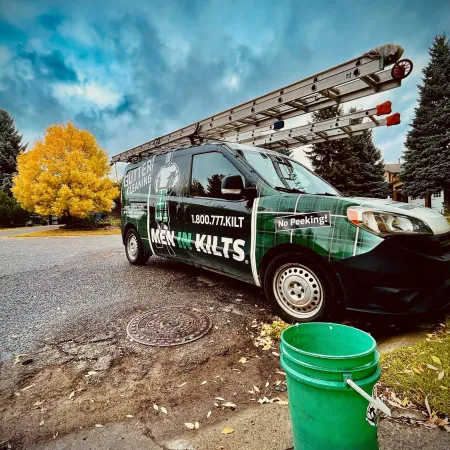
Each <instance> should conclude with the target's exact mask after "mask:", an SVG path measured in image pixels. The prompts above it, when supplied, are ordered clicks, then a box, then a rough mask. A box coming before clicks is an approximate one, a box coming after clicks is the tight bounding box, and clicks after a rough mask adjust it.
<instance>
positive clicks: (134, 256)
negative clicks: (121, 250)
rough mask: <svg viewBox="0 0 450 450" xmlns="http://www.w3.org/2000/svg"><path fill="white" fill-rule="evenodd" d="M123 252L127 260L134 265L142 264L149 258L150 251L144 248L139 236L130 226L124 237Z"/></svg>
mask: <svg viewBox="0 0 450 450" xmlns="http://www.w3.org/2000/svg"><path fill="white" fill-rule="evenodd" d="M125 252H126V254H127V258H128V261H129V262H130V263H131V264H133V265H135V266H143V265H144V264H145V263H146V262H147V261H148V259H149V258H150V253H149V252H147V251H146V250H145V248H144V245H143V244H142V240H141V237H140V236H139V233H138V232H137V230H136V229H134V228H130V229H129V230H128V232H127V235H126V237H125Z"/></svg>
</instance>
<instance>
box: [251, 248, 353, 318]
mask: <svg viewBox="0 0 450 450" xmlns="http://www.w3.org/2000/svg"><path fill="white" fill-rule="evenodd" d="M283 253H299V254H306V255H308V257H310V258H311V259H313V260H314V261H315V262H316V264H319V265H320V266H321V267H322V268H323V270H325V271H326V272H327V274H328V276H329V277H330V278H331V279H332V281H333V286H334V289H335V292H336V298H335V302H336V307H337V308H336V310H337V311H336V312H338V310H341V309H343V307H344V306H345V301H344V298H345V296H344V289H343V287H342V284H341V281H340V279H339V277H338V276H337V274H336V272H335V270H334V269H333V267H331V264H330V263H329V262H328V261H326V260H325V259H324V258H323V257H322V256H319V255H318V254H317V253H316V252H315V251H313V250H311V249H310V248H308V247H305V246H303V245H300V244H294V243H289V244H280V245H277V246H275V247H272V248H271V249H270V250H269V251H268V252H267V253H266V254H265V255H264V256H263V259H262V261H261V264H260V267H259V277H260V280H261V282H262V283H264V277H265V274H266V271H267V268H268V267H269V264H270V262H271V261H273V259H275V258H276V257H277V256H279V255H282V254H283Z"/></svg>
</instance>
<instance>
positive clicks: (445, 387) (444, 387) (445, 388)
mask: <svg viewBox="0 0 450 450" xmlns="http://www.w3.org/2000/svg"><path fill="white" fill-rule="evenodd" d="M439 387H440V388H441V389H443V390H444V391H448V387H447V386H442V384H441V385H440V386H439Z"/></svg>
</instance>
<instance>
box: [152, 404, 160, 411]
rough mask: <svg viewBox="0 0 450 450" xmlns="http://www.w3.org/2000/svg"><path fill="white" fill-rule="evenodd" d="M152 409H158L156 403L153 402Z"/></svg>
mask: <svg viewBox="0 0 450 450" xmlns="http://www.w3.org/2000/svg"><path fill="white" fill-rule="evenodd" d="M153 409H154V410H155V411H159V406H158V405H157V404H156V403H153Z"/></svg>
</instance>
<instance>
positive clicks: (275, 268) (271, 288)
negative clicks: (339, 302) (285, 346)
mask: <svg viewBox="0 0 450 450" xmlns="http://www.w3.org/2000/svg"><path fill="white" fill-rule="evenodd" d="M264 291H265V294H266V297H267V299H268V300H269V301H270V303H271V305H272V310H273V312H274V313H275V314H277V315H278V316H279V317H281V318H282V319H283V320H284V321H286V322H289V323H293V322H300V323H302V322H314V321H319V320H326V319H327V318H328V317H329V316H330V314H331V313H332V310H333V306H334V301H335V297H336V289H335V287H334V283H333V279H332V277H331V276H330V275H329V273H328V271H327V270H326V269H325V268H324V267H323V265H322V264H320V263H319V262H317V261H315V259H313V258H312V257H310V256H309V255H307V254H302V253H283V254H281V255H279V256H277V257H276V258H274V259H273V260H272V262H271V263H270V264H269V266H268V267H267V270H266V271H265V274H264Z"/></svg>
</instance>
